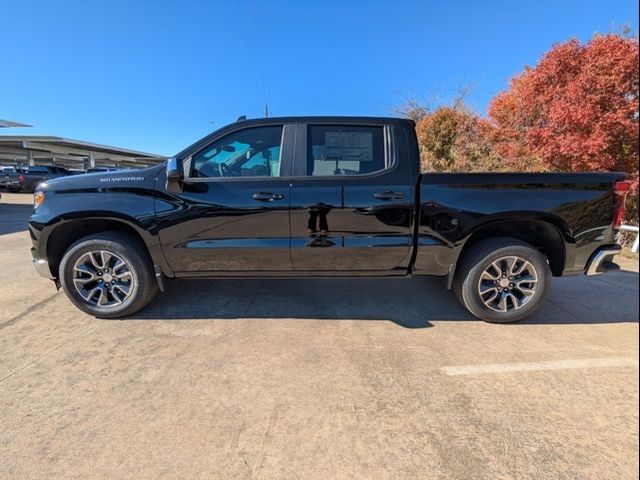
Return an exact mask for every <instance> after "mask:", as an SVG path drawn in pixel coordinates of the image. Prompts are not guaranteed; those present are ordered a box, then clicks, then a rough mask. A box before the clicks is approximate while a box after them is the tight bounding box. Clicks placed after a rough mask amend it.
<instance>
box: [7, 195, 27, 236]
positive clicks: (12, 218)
mask: <svg viewBox="0 0 640 480" xmlns="http://www.w3.org/2000/svg"><path fill="white" fill-rule="evenodd" d="M32 211H33V207H32V206H31V205H29V204H20V203H2V202H0V235H6V234H7V233H15V232H23V231H25V230H27V220H28V219H29V217H30V216H31V212H32Z"/></svg>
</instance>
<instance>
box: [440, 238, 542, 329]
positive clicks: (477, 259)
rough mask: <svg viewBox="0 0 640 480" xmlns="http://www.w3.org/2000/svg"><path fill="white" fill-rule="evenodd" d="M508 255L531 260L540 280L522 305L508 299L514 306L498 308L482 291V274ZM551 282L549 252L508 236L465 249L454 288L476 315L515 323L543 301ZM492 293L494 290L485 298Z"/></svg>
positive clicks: (488, 320) (491, 320) (465, 304)
mask: <svg viewBox="0 0 640 480" xmlns="http://www.w3.org/2000/svg"><path fill="white" fill-rule="evenodd" d="M504 257H518V258H520V259H523V260H526V261H527V262H529V263H530V265H531V266H532V267H533V269H535V273H536V275H537V284H536V288H535V291H534V293H533V294H532V295H531V296H530V297H527V300H526V303H523V305H522V306H519V307H517V308H516V307H515V303H514V302H513V301H507V300H505V305H506V306H508V305H509V304H510V305H511V307H512V309H511V310H507V311H495V310H494V309H492V308H490V307H489V306H487V305H486V304H485V303H484V301H483V297H482V296H481V294H480V292H479V289H480V282H481V276H482V275H483V273H485V271H486V270H487V269H488V268H490V266H491V264H492V263H493V262H496V261H498V260H499V259H502V258H504ZM485 278H486V277H485ZM484 281H485V282H486V280H484ZM499 281H500V280H497V281H496V282H499ZM550 282H551V270H550V269H549V264H548V262H547V258H546V257H545V255H543V254H542V253H541V252H540V251H538V250H537V249H535V248H534V247H533V246H531V245H530V244H528V243H526V242H522V241H520V240H517V239H514V238H508V237H495V238H489V239H486V240H483V241H481V242H478V243H477V244H475V245H473V246H472V247H470V249H469V251H467V252H464V254H463V256H462V259H461V261H460V263H459V265H458V267H457V268H456V274H455V277H454V281H453V290H454V292H455V294H456V296H457V297H458V299H459V300H460V302H461V303H462V304H463V305H464V306H465V307H466V309H467V310H469V312H471V314H473V315H475V316H476V317H478V318H480V319H482V320H484V321H486V322H491V323H511V322H517V321H518V320H522V319H523V318H526V317H528V316H529V315H531V314H532V313H534V312H535V311H536V310H537V309H538V308H539V307H540V305H542V303H543V302H544V299H545V297H546V295H547V291H548V288H549V285H550ZM498 287H500V285H498ZM506 287H508V286H506ZM496 288H497V287H496ZM506 294H507V291H506V290H505V295H506ZM500 295H503V294H502V293H498V297H500ZM489 297H491V293H489V294H488V295H487V297H485V298H489Z"/></svg>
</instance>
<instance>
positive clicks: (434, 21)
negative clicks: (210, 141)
mask: <svg viewBox="0 0 640 480" xmlns="http://www.w3.org/2000/svg"><path fill="white" fill-rule="evenodd" d="M0 18H1V19H2V22H0V23H1V25H2V30H1V37H2V45H1V46H0V51H1V52H2V60H3V61H2V67H1V69H2V73H1V74H0V118H2V119H7V120H15V121H20V122H25V123H29V124H32V125H34V126H35V128H29V129H24V128H23V129H3V131H2V132H1V133H2V134H34V135H35V134H51V135H59V136H64V137H68V138H75V139H78V140H85V141H91V142H96V143H104V144H109V145H117V146H121V147H127V148H133V149H138V150H143V151H149V152H154V153H160V154H165V155H169V154H173V153H176V152H177V151H179V150H181V149H182V148H183V147H185V146H187V145H188V144H190V143H192V142H193V141H195V140H196V139H198V138H199V137H201V136H203V135H205V134H207V133H208V132H209V131H210V130H214V129H216V128H219V127H221V126H223V125H225V124H227V123H229V122H231V121H233V120H235V119H236V117H238V116H239V115H242V114H244V115H247V116H248V117H256V116H261V115H263V112H264V103H265V100H268V102H269V105H270V110H271V113H272V115H274V116H281V115H312V114H313V115H322V114H336V115H389V114H392V113H393V109H394V106H397V105H398V104H402V103H403V101H404V99H405V98H406V97H407V96H413V97H416V98H419V99H421V100H423V101H425V102H428V103H431V104H433V105H435V104H438V103H442V102H446V101H447V100H448V99H450V98H451V97H452V96H453V95H455V93H456V91H457V90H458V89H459V88H460V87H462V86H470V87H471V93H470V95H469V97H468V102H469V103H470V104H471V106H472V107H473V108H475V109H476V110H478V111H479V112H484V111H485V108H486V105H487V103H488V102H489V100H490V99H491V98H492V97H493V96H494V95H495V94H496V93H497V92H499V91H500V90H503V89H504V88H505V87H506V85H507V82H508V80H509V78H510V77H512V76H513V75H514V74H516V73H517V72H519V71H520V70H521V69H522V68H523V66H524V65H527V64H529V65H533V64H535V63H536V62H537V60H538V59H539V58H540V55H541V54H542V53H543V52H545V51H546V50H548V49H549V48H550V47H551V46H552V45H553V43H556V42H559V41H564V40H567V39H569V38H572V37H577V38H579V39H581V40H588V39H589V38H590V37H591V35H592V34H593V33H594V32H607V31H608V30H610V28H611V26H612V25H622V24H629V25H630V26H631V27H632V28H633V30H634V32H637V30H638V2H637V1H635V0H634V1H631V0H624V1H621V0H607V1H600V2H595V1H589V0H582V1H540V2H514V1H511V2H506V1H505V2H503V1H487V2H472V1H458V2H443V1H415V2H414V1H401V0H396V1H373V0H371V1H366V2H365V1H349V0H343V1H320V0H314V1H288V2H285V1H278V0H272V1H267V0H237V1H218V2H213V1H204V0H202V1H189V0H181V1H162V0H156V1H135V0H130V1H108V2H105V1H89V0H86V1H81V0H66V1H62V2H51V1H39V2H36V1H30V0H15V1H9V0H0ZM211 122H214V123H211Z"/></svg>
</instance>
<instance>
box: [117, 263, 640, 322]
mask: <svg viewBox="0 0 640 480" xmlns="http://www.w3.org/2000/svg"><path fill="white" fill-rule="evenodd" d="M166 287H167V288H166V292H165V293H164V294H161V295H158V296H157V297H156V299H155V300H154V301H153V302H152V303H151V304H150V305H149V306H147V307H146V308H145V309H144V310H142V311H141V312H139V313H137V314H136V315H134V316H132V317H129V319H171V320H181V319H212V320H213V319H226V320H229V319H239V318H251V319H256V318H257V319H260V318H263V319H265V320H266V319H291V318H295V319H322V320H369V321H380V320H382V321H390V322H393V323H395V324H397V325H399V326H402V327H405V328H427V327H430V326H433V322H437V321H479V320H477V319H475V318H474V317H473V316H471V315H470V314H469V313H468V312H467V311H466V310H465V309H464V308H463V307H462V306H461V305H460V304H459V302H458V300H457V299H456V297H455V295H454V294H453V292H450V291H447V290H445V288H444V284H443V280H442V279H438V278H429V277H419V278H397V279H384V278H325V279H310V278H306V279H224V280H181V281H170V282H167V285H166ZM605 299H606V300H605ZM637 299H638V275H637V274H636V273H627V272H624V273H617V274H612V275H608V276H606V277H605V276H603V277H595V278H585V277H573V278H561V279H554V281H553V284H552V289H551V292H550V294H549V296H548V298H547V301H546V302H545V304H544V305H543V306H542V307H541V308H540V310H538V312H536V313H535V314H534V315H532V316H531V317H530V318H528V319H527V320H525V321H523V322H519V323H515V324H513V325H514V326H517V325H527V324H529V325H530V324H577V323H587V324H589V323H618V322H638V309H637ZM603 300H604V301H603Z"/></svg>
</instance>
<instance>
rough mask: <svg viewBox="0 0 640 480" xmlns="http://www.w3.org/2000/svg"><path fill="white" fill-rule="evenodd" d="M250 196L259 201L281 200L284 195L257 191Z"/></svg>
mask: <svg viewBox="0 0 640 480" xmlns="http://www.w3.org/2000/svg"><path fill="white" fill-rule="evenodd" d="M251 198H253V199H254V200H257V201H259V202H273V201H274V200H282V199H283V198H284V195H283V194H281V193H271V192H257V193H254V194H253V195H251Z"/></svg>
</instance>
